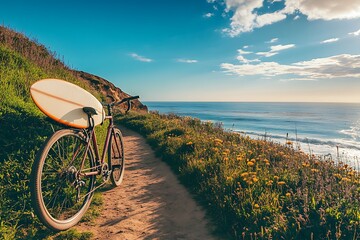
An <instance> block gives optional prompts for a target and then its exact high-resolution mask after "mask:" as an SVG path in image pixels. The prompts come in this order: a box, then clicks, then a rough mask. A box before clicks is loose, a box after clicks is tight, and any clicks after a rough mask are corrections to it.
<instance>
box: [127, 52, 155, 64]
mask: <svg viewBox="0 0 360 240" xmlns="http://www.w3.org/2000/svg"><path fill="white" fill-rule="evenodd" d="M130 56H131V57H132V58H134V59H136V60H138V61H140V62H152V61H154V60H153V59H150V58H146V57H143V56H140V55H138V54H136V53H130Z"/></svg>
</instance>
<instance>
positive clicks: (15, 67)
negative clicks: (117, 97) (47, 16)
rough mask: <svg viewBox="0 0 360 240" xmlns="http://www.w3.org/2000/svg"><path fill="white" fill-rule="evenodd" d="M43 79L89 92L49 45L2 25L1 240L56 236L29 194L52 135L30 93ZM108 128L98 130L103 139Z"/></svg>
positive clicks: (0, 103) (0, 122)
mask: <svg viewBox="0 0 360 240" xmlns="http://www.w3.org/2000/svg"><path fill="white" fill-rule="evenodd" d="M43 78H61V79H66V80H68V81H71V82H73V83H76V84H78V85H80V86H82V87H84V88H86V89H88V90H89V87H88V86H86V85H84V83H82V82H79V81H78V80H77V78H76V76H74V75H73V73H72V72H71V71H70V70H69V69H68V68H67V67H66V66H65V65H64V64H63V63H61V61H59V60H57V59H55V58H54V54H52V53H51V52H48V51H47V50H46V48H45V47H44V46H42V45H39V44H36V43H34V42H32V41H30V40H29V39H27V38H26V37H24V36H22V35H21V34H18V33H15V32H12V31H11V30H7V29H4V28H3V27H0V149H1V151H0V196H1V197H0V239H14V238H16V239H42V238H45V237H46V236H51V235H52V233H51V232H50V231H47V230H46V229H45V228H44V227H43V226H42V225H41V224H40V223H39V221H38V220H37V218H36V217H35V216H34V214H33V210H32V208H31V205H30V191H29V176H30V171H31V166H32V163H33V161H34V158H35V155H36V153H37V151H38V150H39V148H40V147H41V146H42V144H43V142H44V141H45V139H46V137H47V136H49V135H50V134H51V133H52V128H51V124H50V123H49V122H48V121H46V119H45V116H44V115H43V114H42V113H41V112H40V111H39V110H38V108H37V107H36V106H35V104H34V103H33V101H32V100H31V97H30V94H29V89H30V86H31V84H32V83H34V82H35V81H37V80H39V79H43ZM94 94H95V95H96V96H98V97H99V96H100V95H99V94H98V93H94ZM105 127H106V126H105V125H104V126H103V127H99V128H98V130H99V140H102V139H103V138H104V134H105ZM93 215H94V216H95V214H93ZM74 239H76V238H74Z"/></svg>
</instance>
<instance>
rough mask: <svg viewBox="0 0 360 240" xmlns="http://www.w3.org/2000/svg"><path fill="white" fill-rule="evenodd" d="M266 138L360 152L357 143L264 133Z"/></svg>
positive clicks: (260, 135)
mask: <svg viewBox="0 0 360 240" xmlns="http://www.w3.org/2000/svg"><path fill="white" fill-rule="evenodd" d="M235 132H239V133H243V134H245V135H252V136H255V137H258V138H265V133H259V132H251V131H235ZM266 138H268V139H278V140H283V141H286V140H290V141H292V142H299V143H302V144H311V145H321V146H322V145H327V146H330V147H334V148H336V147H339V148H347V149H354V150H359V151H360V144H359V142H357V141H349V140H342V139H332V140H324V139H317V138H294V137H287V138H286V137H285V136H283V135H276V134H271V133H266Z"/></svg>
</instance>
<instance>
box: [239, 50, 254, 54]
mask: <svg viewBox="0 0 360 240" xmlns="http://www.w3.org/2000/svg"><path fill="white" fill-rule="evenodd" d="M237 51H238V53H239V54H242V55H245V54H250V53H252V52H249V51H244V50H242V49H238V50H237Z"/></svg>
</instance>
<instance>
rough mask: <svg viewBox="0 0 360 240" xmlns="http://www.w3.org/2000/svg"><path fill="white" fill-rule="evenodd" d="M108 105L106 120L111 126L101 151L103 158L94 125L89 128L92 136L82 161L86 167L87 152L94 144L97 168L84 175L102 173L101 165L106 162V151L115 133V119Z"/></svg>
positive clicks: (82, 164)
mask: <svg viewBox="0 0 360 240" xmlns="http://www.w3.org/2000/svg"><path fill="white" fill-rule="evenodd" d="M107 107H108V113H109V114H108V115H107V116H105V119H104V120H108V121H109V126H108V128H107V133H106V138H105V142H104V147H103V150H102V153H101V158H100V151H99V148H98V144H97V137H96V133H95V128H94V127H92V128H89V133H88V134H89V135H90V136H89V139H88V141H87V146H86V151H85V155H84V157H83V160H82V163H81V169H82V168H83V167H84V163H85V158H86V153H87V151H89V148H90V145H92V146H93V149H94V152H95V161H96V166H94V167H93V168H95V169H96V171H91V172H85V173H82V174H83V175H84V176H92V175H100V174H101V171H100V170H101V168H99V167H101V166H102V165H103V163H104V162H105V157H106V153H107V152H108V147H109V144H110V138H111V135H112V134H114V119H113V116H112V112H111V107H110V106H109V105H108V106H107ZM114 140H116V139H114ZM116 146H117V145H116ZM110 167H111V166H110Z"/></svg>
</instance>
